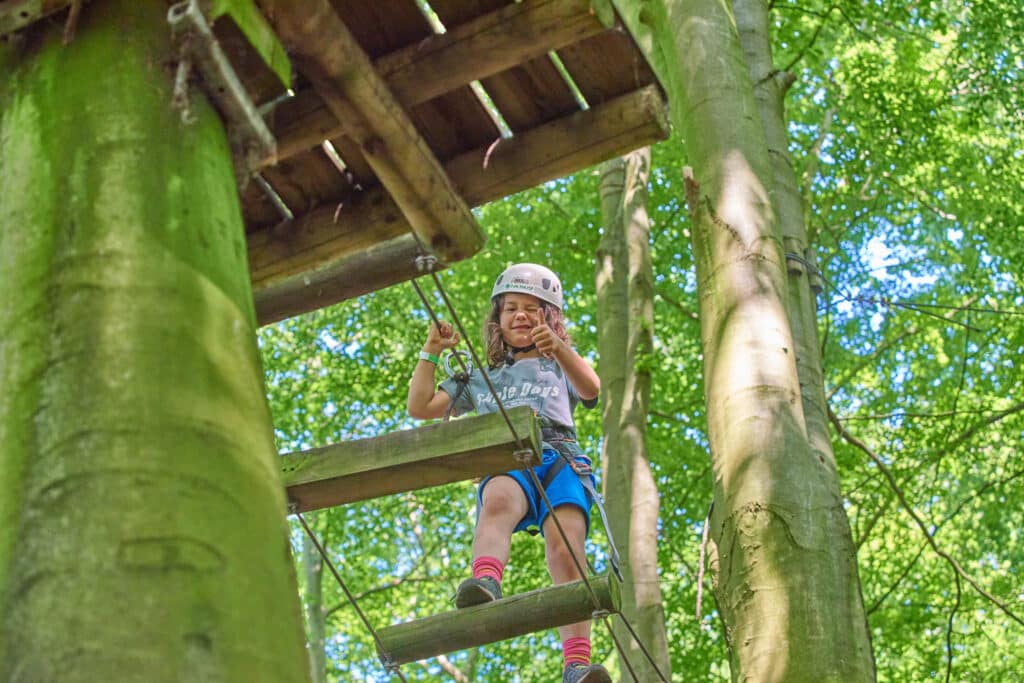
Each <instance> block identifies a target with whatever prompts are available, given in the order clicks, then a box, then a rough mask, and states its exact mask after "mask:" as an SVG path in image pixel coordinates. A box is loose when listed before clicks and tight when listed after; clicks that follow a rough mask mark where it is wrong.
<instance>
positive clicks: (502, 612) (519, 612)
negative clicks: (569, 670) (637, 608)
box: [377, 574, 621, 664]
mask: <svg viewBox="0 0 1024 683" xmlns="http://www.w3.org/2000/svg"><path fill="white" fill-rule="evenodd" d="M588 581H589V582H590V586H591V587H592V588H593V589H594V593H596V594H597V599H598V602H599V604H600V608H597V607H595V606H594V601H593V599H592V597H591V594H590V591H588V590H587V586H586V584H584V583H583V581H573V582H571V583H565V584H562V585H560V586H552V587H550V588H542V589H540V590H535V591H531V592H529V593H521V594H519V595H512V596H509V597H507V598H505V599H503V600H496V601H494V602H489V603H485V604H483V605H477V606H475V607H467V608H465V609H460V610H456V611H453V612H445V613H442V614H437V615H434V616H431V617H427V618H426V619H420V620H418V621H411V622H407V623H404V624H397V625H394V626H387V627H385V628H381V629H378V630H377V635H378V636H379V637H380V642H381V645H382V646H383V652H379V653H378V654H379V655H380V657H381V660H382V661H385V662H386V663H387V662H391V663H394V664H405V663H407V662H415V661H417V660H420V659H426V658H428V657H436V656H437V655H440V654H445V653H448V652H456V651H458V650H465V649H467V648H471V647H479V646H480V645H486V644H488V643H495V642H498V641H499V640H507V639H509V638H515V637H516V636H522V635H526V634H528V633H536V632H538V631H545V630H547V629H551V628H557V627H559V626H565V625H567V624H575V623H577V622H580V621H589V620H590V619H591V618H592V616H593V613H594V611H595V610H596V609H601V610H604V611H606V612H608V613H610V614H615V613H618V612H619V610H620V606H621V598H620V593H619V584H618V582H617V581H615V579H613V578H612V577H611V576H610V575H607V574H605V575H602V576H594V577H589V578H588Z"/></svg>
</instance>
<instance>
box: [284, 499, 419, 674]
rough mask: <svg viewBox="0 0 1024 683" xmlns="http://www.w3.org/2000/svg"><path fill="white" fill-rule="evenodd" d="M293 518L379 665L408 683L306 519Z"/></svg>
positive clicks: (297, 514)
mask: <svg viewBox="0 0 1024 683" xmlns="http://www.w3.org/2000/svg"><path fill="white" fill-rule="evenodd" d="M295 516H296V517H298V519H299V524H301V525H302V528H303V529H305V530H306V535H307V536H309V540H311V541H313V545H314V546H316V549H317V552H319V553H320V557H321V558H323V561H324V564H326V565H327V568H328V569H330V570H331V574H334V578H335V580H336V581H337V582H338V585H339V586H340V587H341V591H342V592H343V593H344V594H345V598H346V599H347V600H348V601H349V603H350V604H351V605H352V607H353V608H355V610H356V614H358V615H359V618H360V619H361V620H362V622H363V626H365V627H366V630H367V631H369V632H370V635H371V636H373V642H374V643H375V644H376V645H377V652H378V654H379V656H380V661H381V663H382V664H383V665H384V670H385V671H387V672H388V673H390V674H394V675H395V676H398V679H399V680H400V681H402V683H408V681H407V680H406V678H405V676H404V675H403V674H402V671H401V669H400V668H399V665H398V664H397V663H396V662H395V660H394V658H392V657H391V655H389V654H388V653H387V651H386V650H385V649H384V643H382V642H381V640H380V636H378V635H377V631H376V630H374V628H373V625H372V624H371V623H370V620H369V619H368V618H367V617H366V613H365V612H363V610H362V608H361V607H359V603H358V602H356V597H355V596H354V595H352V592H351V591H349V589H348V586H346V585H345V581H344V580H343V579H342V578H341V574H340V573H338V570H337V569H336V568H335V567H334V563H333V562H332V561H331V558H330V557H328V556H327V551H326V550H324V547H323V545H321V544H320V540H319V539H318V538H317V537H316V534H314V533H313V530H312V529H310V528H309V525H308V524H306V519H305V518H304V517H303V516H302V513H301V512H296V513H295Z"/></svg>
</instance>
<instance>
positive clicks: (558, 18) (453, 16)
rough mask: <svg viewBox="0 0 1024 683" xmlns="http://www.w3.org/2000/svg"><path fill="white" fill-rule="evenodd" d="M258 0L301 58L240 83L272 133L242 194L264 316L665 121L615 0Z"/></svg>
mask: <svg viewBox="0 0 1024 683" xmlns="http://www.w3.org/2000/svg"><path fill="white" fill-rule="evenodd" d="M257 5H258V6H259V7H260V9H261V11H262V12H263V14H264V15H265V16H266V17H267V19H268V20H269V23H270V25H271V26H272V27H273V29H274V31H275V32H276V34H277V35H278V37H279V38H280V39H281V41H282V42H283V44H284V46H285V48H286V50H287V52H288V55H289V58H290V59H291V62H292V67H293V72H294V78H293V88H292V91H291V92H290V94H288V95H286V96H284V97H281V96H279V95H276V94H275V93H274V91H273V90H269V89H267V88H259V87H255V86H254V87H253V88H252V89H251V90H252V94H253V97H254V99H255V100H256V103H257V104H258V105H260V106H261V110H262V111H263V112H264V117H265V119H266V121H267V122H268V124H269V126H270V128H271V130H272V132H273V133H274V135H275V137H276V139H277V141H278V154H277V158H276V159H269V158H268V159H266V160H265V163H264V166H263V168H262V169H261V172H260V178H259V179H258V180H257V181H255V182H251V183H249V185H248V186H247V187H246V188H245V189H244V190H243V192H242V197H241V199H242V212H243V217H244V219H245V224H246V231H247V235H248V241H249V263H250V271H251V276H252V281H253V289H254V295H255V299H256V304H257V316H258V318H259V321H260V323H261V324H266V323H269V322H273V321H276V320H280V319H283V318H286V317H289V316H292V315H296V314H298V313H302V312H306V311H311V310H315V309H317V308H320V307H323V306H326V305H329V304H332V303H335V302H337V301H340V300H343V299H346V298H350V297H353V296H358V295H361V294H364V293H367V292H371V291H374V290H377V289H380V288H382V287H385V286H388V285H391V284H395V283H397V282H402V281H404V280H408V279H410V278H412V277H414V276H416V275H417V274H418V273H419V271H418V270H417V266H416V261H415V258H416V256H417V255H418V254H422V253H429V254H433V255H434V256H436V257H437V258H438V259H439V260H440V261H441V262H442V263H453V262H455V261H458V260H461V259H463V258H466V257H468V256H471V255H472V254H473V253H476V252H477V251H479V249H481V248H482V246H483V244H484V241H485V236H484V235H483V232H482V230H481V229H480V227H479V226H478V225H477V224H476V221H475V218H474V217H473V215H472V213H471V212H470V211H469V209H470V208H471V207H473V206H479V205H481V204H483V203H486V202H489V201H493V200H496V199H500V198H502V197H504V196H507V195H509V194H511V193H514V192H518V191H521V190H524V189H527V188H529V187H533V186H535V185H537V184H539V183H542V182H544V181H547V180H550V179H553V178H558V177H561V176H564V175H567V174H569V173H572V172H575V171H577V170H580V169H582V168H586V167H589V166H592V165H594V164H596V163H598V162H600V161H603V160H605V159H608V158H611V157H613V156H616V155H619V154H622V153H625V152H627V151H629V150H631V149H635V148H636V147H639V146H643V145H646V144H650V143H652V142H655V141H657V140H660V139H663V138H664V137H666V136H667V134H668V122H667V115H666V110H665V105H664V101H663V96H662V93H661V91H660V90H659V88H658V86H657V85H656V84H655V82H654V77H653V75H652V72H651V70H650V69H649V67H648V65H647V63H646V62H645V61H644V59H643V57H642V56H641V53H640V51H639V49H638V48H637V47H636V46H635V45H634V43H633V40H632V39H631V37H630V35H629V34H628V33H627V32H626V31H625V30H624V28H623V27H622V26H621V24H620V22H619V21H618V17H617V16H616V15H615V12H614V10H613V9H612V5H611V2H610V1H609V0H523V2H513V1H511V0H432V1H431V2H430V3H429V10H428V9H424V8H425V7H426V6H427V5H426V4H425V3H422V2H418V1H417V0H374V2H365V0H257ZM242 75H243V81H245V82H247V83H248V82H254V83H256V82H259V81H258V79H255V78H254V79H246V78H244V76H245V74H242Z"/></svg>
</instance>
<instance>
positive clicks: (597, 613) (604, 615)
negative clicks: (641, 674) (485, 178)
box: [411, 257, 669, 683]
mask: <svg viewBox="0 0 1024 683" xmlns="http://www.w3.org/2000/svg"><path fill="white" fill-rule="evenodd" d="M417 265H418V266H419V267H420V269H421V270H427V271H429V273H430V276H431V278H432V279H433V280H434V285H435V287H436V288H437V291H438V293H439V294H440V295H441V298H442V299H443V300H444V303H445V306H446V307H447V308H448V312H449V313H450V314H451V316H452V320H453V321H454V322H455V325H456V327H457V328H458V330H459V333H460V334H461V335H462V337H463V339H465V340H466V346H467V347H468V348H469V352H470V355H471V356H472V358H473V362H474V363H476V367H478V368H480V373H481V376H482V377H483V378H484V381H485V382H486V383H487V388H488V390H489V391H490V392H491V396H492V397H493V398H494V401H495V404H496V405H497V407H498V410H499V411H500V412H501V414H502V416H504V418H505V424H507V425H508V428H509V431H510V432H511V434H512V438H513V440H514V441H515V442H516V447H517V449H519V450H520V451H523V450H527V448H525V447H524V446H523V442H522V440H521V439H520V438H519V435H518V434H517V433H516V430H515V427H514V426H513V425H512V420H511V419H510V418H509V416H508V413H507V412H506V411H505V406H504V405H503V404H502V401H501V397H499V396H498V392H497V390H496V389H495V388H494V385H493V384H492V383H491V379H490V376H489V375H488V373H487V371H486V370H485V369H484V368H485V367H486V366H485V365H484V364H482V363H481V362H480V357H479V356H478V355H477V352H476V349H475V348H474V346H473V344H472V342H471V341H470V337H469V335H467V334H466V329H465V327H464V326H463V325H462V320H461V319H460V318H459V314H458V311H456V310H455V306H454V305H453V304H452V302H451V298H450V297H449V296H448V293H447V291H445V288H444V285H443V284H442V283H441V279H440V278H439V277H438V275H437V271H436V266H437V261H436V259H430V258H424V257H418V258H417ZM411 282H412V285H413V287H414V288H415V290H416V293H417V294H419V297H420V301H422V302H423V305H424V307H425V308H426V309H427V313H428V314H429V315H430V318H431V320H432V321H433V323H434V324H435V325H438V326H440V323H441V321H440V320H439V319H438V317H437V314H436V313H435V312H434V309H433V307H432V306H431V305H430V302H429V301H427V297H426V296H425V295H424V294H423V290H422V289H421V288H420V286H419V284H418V283H417V282H416V279H415V278H413V279H412V280H411ZM458 362H459V364H460V365H461V366H462V369H463V372H465V373H466V374H467V375H468V374H469V371H468V370H467V369H466V366H465V363H464V362H463V361H462V359H461V357H458ZM528 448H529V450H530V451H531V453H532V455H533V456H534V457H535V458H536V459H537V460H538V461H539V460H540V453H538V452H537V448H536V445H535V444H533V443H532V442H531V443H530V445H529V447H528ZM525 469H526V470H527V472H528V473H529V475H530V477H531V480H532V482H533V485H534V486H535V487H536V488H537V490H538V491H539V492H540V495H541V498H542V499H543V500H544V504H545V505H546V506H547V508H548V510H550V514H551V519H552V520H554V522H555V528H556V529H557V530H558V534H559V536H560V537H561V539H562V542H563V543H564V544H565V547H566V549H567V550H568V551H569V556H570V557H571V558H572V561H573V565H574V566H575V567H576V571H577V572H578V573H579V575H580V577H581V578H582V579H583V583H584V585H585V586H586V588H587V592H588V593H589V594H590V599H591V601H592V602H593V604H594V612H593V614H592V615H591V617H592V618H594V619H600V621H601V623H603V624H604V625H605V627H606V628H607V630H608V634H609V635H610V636H611V638H612V642H613V643H615V648H616V650H617V651H618V653H619V657H620V659H621V660H622V662H623V664H625V666H626V669H627V670H628V671H629V673H630V676H631V677H632V678H633V681H635V682H637V683H638V682H639V679H638V678H637V675H636V672H635V671H634V670H633V666H632V664H631V663H630V661H629V656H628V655H627V654H626V651H625V649H624V648H623V647H622V644H621V643H620V642H619V639H618V637H617V636H616V635H615V630H614V629H613V628H612V625H611V623H610V621H609V620H608V616H609V614H608V612H607V611H606V610H604V609H603V608H602V607H601V601H600V599H599V598H598V597H597V592H596V591H595V590H594V587H593V586H592V585H591V583H590V579H589V578H588V577H587V572H584V571H583V566H582V564H581V563H580V561H579V558H578V557H577V556H576V551H575V550H574V549H573V547H572V545H571V544H570V543H569V537H568V534H566V533H565V529H564V528H563V527H562V523H561V522H560V521H559V519H558V515H557V514H556V512H555V509H554V507H553V506H552V505H551V500H550V499H549V498H548V495H547V491H545V490H544V486H543V485H542V483H541V482H540V480H539V479H538V477H537V473H536V472H534V471H533V468H532V467H526V468H525ZM587 567H588V568H589V570H590V572H593V573H596V572H595V571H594V567H593V565H592V564H590V560H589V558H588V559H587ZM619 617H620V619H621V620H622V622H623V623H624V624H626V627H627V628H628V630H629V632H630V634H631V635H632V636H633V639H634V640H635V641H636V643H637V644H638V645H639V646H640V649H641V650H642V651H643V653H644V655H645V656H646V658H647V660H648V662H649V663H650V665H651V667H652V668H653V669H654V670H655V672H657V674H658V677H659V678H660V679H661V680H662V681H664V683H669V681H668V679H667V678H666V677H665V674H663V673H662V671H661V669H660V668H659V667H658V665H657V663H656V662H655V661H654V657H653V656H652V655H651V653H650V652H649V651H648V650H647V648H646V647H645V646H644V644H643V643H642V642H640V639H639V638H638V637H637V634H636V632H635V631H634V630H633V627H632V626H631V625H630V624H629V622H628V621H627V620H626V618H625V617H624V616H623V615H622V614H619Z"/></svg>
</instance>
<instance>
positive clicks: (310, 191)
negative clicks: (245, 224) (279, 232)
mask: <svg viewBox="0 0 1024 683" xmlns="http://www.w3.org/2000/svg"><path fill="white" fill-rule="evenodd" d="M263 178H264V180H266V181H267V182H268V183H270V185H271V186H272V187H273V188H274V190H275V191H276V192H277V194H278V196H279V197H281V200H282V201H284V203H285V204H286V205H287V206H288V208H289V209H290V210H291V212H292V214H294V215H296V216H301V215H305V214H306V213H308V212H310V211H312V210H313V209H315V208H318V207H320V206H325V205H327V204H331V205H333V206H338V205H339V204H343V203H345V202H348V201H349V197H350V195H351V194H352V192H353V190H352V185H351V183H350V182H349V181H348V179H347V178H346V176H345V175H344V174H343V173H342V172H341V171H339V170H338V168H337V167H336V166H335V165H334V163H333V162H331V160H330V159H329V158H328V157H327V154H325V153H324V151H323V149H321V148H320V147H314V148H313V149H311V150H309V151H306V152H303V153H302V154H299V155H296V156H294V157H291V158H289V159H285V160H284V161H282V162H281V163H279V164H277V165H276V166H270V167H268V168H265V169H264V170H263ZM280 220H281V219H280V216H278V217H276V218H275V220H274V221H273V222H272V223H268V224H265V225H264V226H261V227H266V226H268V225H276V224H277V223H278V222H280ZM254 227H256V226H254Z"/></svg>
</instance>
